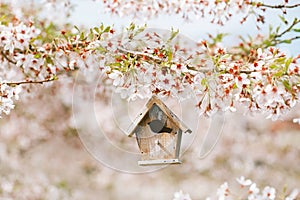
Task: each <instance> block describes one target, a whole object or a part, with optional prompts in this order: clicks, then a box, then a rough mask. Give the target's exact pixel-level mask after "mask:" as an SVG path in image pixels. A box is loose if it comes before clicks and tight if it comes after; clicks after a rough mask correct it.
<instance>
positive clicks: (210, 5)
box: [103, 0, 251, 25]
mask: <svg viewBox="0 0 300 200" xmlns="http://www.w3.org/2000/svg"><path fill="white" fill-rule="evenodd" d="M103 3H104V5H105V6H106V8H107V10H108V11H109V12H110V13H112V14H117V15H119V16H121V17H122V16H127V15H131V14H132V13H134V15H135V17H138V18H143V17H146V18H151V17H153V16H158V15H159V14H162V13H166V14H177V15H181V17H182V18H184V19H186V20H190V19H191V18H193V17H194V16H195V17H197V18H200V17H202V18H204V17H210V20H211V22H212V23H217V24H221V25H223V24H224V22H225V21H227V20H229V19H230V18H231V17H232V15H233V14H234V13H236V12H244V13H248V12H249V10H250V8H251V7H250V5H251V3H250V1H248V0H247V1H241V0H234V1H209V0H201V1H194V0H190V1H189V0H188V1H186V0H180V1H178V0H173V1H164V0H155V1H151V2H148V1H133V0H125V1H116V0H103Z"/></svg>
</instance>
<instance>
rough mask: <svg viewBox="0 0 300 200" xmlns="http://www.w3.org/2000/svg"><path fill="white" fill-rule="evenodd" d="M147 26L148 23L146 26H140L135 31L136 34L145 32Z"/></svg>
mask: <svg viewBox="0 0 300 200" xmlns="http://www.w3.org/2000/svg"><path fill="white" fill-rule="evenodd" d="M146 27H147V24H144V26H141V27H138V29H137V30H136V31H135V34H134V36H137V35H138V34H140V33H141V32H143V31H144V30H145V28H146Z"/></svg>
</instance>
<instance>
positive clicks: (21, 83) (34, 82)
mask: <svg viewBox="0 0 300 200" xmlns="http://www.w3.org/2000/svg"><path fill="white" fill-rule="evenodd" d="M57 79H58V78H57V77H56V76H54V77H51V78H47V79H44V80H25V81H16V82H8V83H5V82H3V83H2V84H6V85H9V86H12V87H13V86H16V85H23V84H43V83H46V82H52V81H55V80H57Z"/></svg>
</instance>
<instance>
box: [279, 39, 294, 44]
mask: <svg viewBox="0 0 300 200" xmlns="http://www.w3.org/2000/svg"><path fill="white" fill-rule="evenodd" d="M281 43H286V44H291V43H292V40H282V41H281Z"/></svg>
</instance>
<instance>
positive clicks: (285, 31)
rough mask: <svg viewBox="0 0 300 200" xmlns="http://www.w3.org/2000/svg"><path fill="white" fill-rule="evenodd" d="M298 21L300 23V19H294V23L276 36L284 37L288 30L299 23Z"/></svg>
mask: <svg viewBox="0 0 300 200" xmlns="http://www.w3.org/2000/svg"><path fill="white" fill-rule="evenodd" d="M298 23H300V19H294V21H293V23H292V24H291V25H290V26H289V27H288V28H287V29H285V30H284V31H283V32H281V33H280V34H278V35H275V38H280V37H282V36H283V35H284V34H286V33H287V32H289V31H291V30H292V28H293V27H294V26H295V25H297V24H298Z"/></svg>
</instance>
